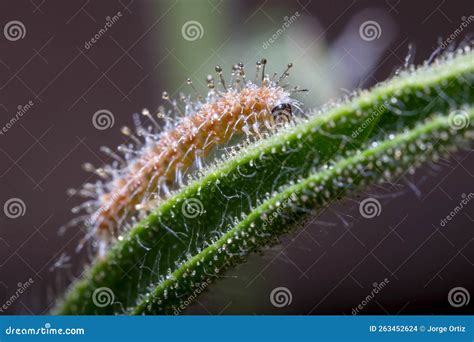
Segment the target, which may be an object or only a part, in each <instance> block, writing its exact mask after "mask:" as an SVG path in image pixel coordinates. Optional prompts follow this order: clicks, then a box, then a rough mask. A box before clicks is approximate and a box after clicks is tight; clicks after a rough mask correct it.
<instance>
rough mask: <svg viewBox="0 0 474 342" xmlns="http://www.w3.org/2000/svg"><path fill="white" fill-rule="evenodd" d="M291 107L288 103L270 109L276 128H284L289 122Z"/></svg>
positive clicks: (291, 115) (291, 114)
mask: <svg viewBox="0 0 474 342" xmlns="http://www.w3.org/2000/svg"><path fill="white" fill-rule="evenodd" d="M292 117H293V107H292V106H291V104H290V103H280V104H278V105H276V106H275V107H273V108H272V118H273V122H274V123H275V125H276V126H284V125H286V124H288V123H289V122H291V119H292Z"/></svg>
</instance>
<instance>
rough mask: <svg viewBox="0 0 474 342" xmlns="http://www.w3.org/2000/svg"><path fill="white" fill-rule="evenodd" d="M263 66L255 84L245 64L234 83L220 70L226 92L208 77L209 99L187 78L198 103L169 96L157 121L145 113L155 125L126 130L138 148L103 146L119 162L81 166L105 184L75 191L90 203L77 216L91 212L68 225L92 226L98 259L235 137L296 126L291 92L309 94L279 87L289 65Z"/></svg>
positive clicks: (235, 74) (77, 209)
mask: <svg viewBox="0 0 474 342" xmlns="http://www.w3.org/2000/svg"><path fill="white" fill-rule="evenodd" d="M265 65H266V60H265V59H262V60H261V61H260V62H257V68H256V76H255V81H253V82H252V81H249V80H248V79H247V77H246V75H245V71H244V66H243V64H242V63H239V64H236V65H234V66H233V68H232V76H231V80H230V82H228V83H226V82H225V80H224V77H223V71H222V68H221V67H220V66H216V68H215V70H216V72H217V74H218V76H219V83H220V85H221V88H222V89H220V90H218V89H216V87H215V81H214V78H213V77H212V76H208V78H207V84H208V88H209V91H208V94H207V95H206V97H205V98H203V97H202V96H200V95H199V94H197V91H196V89H195V88H194V86H193V84H192V81H191V80H190V79H188V80H187V84H188V85H189V86H191V88H192V89H193V92H194V93H195V94H196V95H195V96H196V99H195V100H192V97H191V96H190V95H189V96H185V95H183V94H180V96H179V101H178V100H174V99H172V98H171V97H170V95H169V94H168V93H167V92H163V96H162V97H163V100H165V101H166V102H167V103H168V104H169V105H171V109H169V110H165V108H164V106H160V107H159V109H158V112H157V113H156V118H155V117H154V116H153V115H152V114H151V113H150V111H149V110H147V109H145V110H143V112H142V114H143V116H144V117H146V118H147V119H148V122H149V124H148V126H146V127H145V126H144V125H143V124H142V122H141V121H140V118H139V117H138V115H134V123H135V127H136V129H135V131H133V130H132V129H130V128H129V127H127V126H125V127H123V128H122V130H121V131H122V133H123V134H124V135H126V136H127V137H128V138H129V140H130V141H131V142H133V143H132V144H129V145H126V146H125V145H121V146H119V147H118V148H117V150H118V152H114V151H113V150H111V149H110V148H107V147H102V148H101V150H102V152H104V153H105V154H107V155H108V156H109V157H111V158H112V159H113V162H112V163H111V164H110V165H105V166H103V167H100V168H95V167H94V166H93V165H92V164H90V163H85V164H84V165H83V168H84V169H85V170H86V171H89V172H93V173H95V174H96V175H98V176H99V177H100V180H98V181H97V182H96V183H95V184H90V183H88V184H85V185H84V186H83V187H82V188H81V189H79V190H71V191H70V194H79V195H81V196H83V197H89V198H92V199H91V200H88V201H86V202H84V203H83V204H81V205H80V206H78V207H75V208H73V209H72V211H73V212H74V213H78V212H80V211H82V210H85V211H86V215H84V216H81V217H78V218H76V219H75V220H73V222H71V223H70V224H74V225H75V224H78V223H80V222H82V223H83V224H85V225H86V226H87V227H88V228H89V233H88V234H87V236H86V240H87V239H88V238H90V237H95V238H96V239H97V240H96V241H98V244H97V246H98V249H99V253H103V252H104V251H105V247H106V246H107V245H108V244H109V243H110V242H111V241H113V240H114V238H116V237H117V236H119V235H120V233H121V230H122V229H123V228H122V227H123V226H124V225H126V224H130V223H133V222H134V221H136V220H137V219H140V218H142V217H144V216H145V215H146V214H147V213H149V211H150V210H151V209H152V208H154V207H155V206H156V204H157V201H160V200H163V199H166V198H168V197H169V196H170V194H171V193H172V192H173V191H175V190H177V189H179V188H180V187H182V186H183V185H184V179H183V175H184V174H185V173H186V172H188V171H189V170H190V169H191V168H197V169H201V168H202V167H203V165H204V159H205V158H206V157H208V156H209V153H210V152H211V150H212V149H213V148H214V147H216V146H219V145H225V144H228V143H229V142H230V140H231V139H232V138H233V137H234V136H236V135H241V136H242V137H247V138H249V137H253V138H255V139H258V138H260V137H262V136H265V135H267V134H269V133H271V132H273V131H275V130H276V129H278V127H281V126H285V125H287V124H290V123H291V122H292V117H293V111H294V110H295V109H296V110H299V103H298V101H296V100H295V99H293V98H291V93H292V92H297V91H305V89H300V88H299V87H294V88H292V89H291V90H288V89H287V88H288V85H284V86H283V85H280V83H281V81H282V80H284V79H285V78H286V77H287V76H288V75H289V73H288V71H289V69H290V68H291V67H292V64H291V63H290V64H288V66H287V68H286V70H285V71H284V72H283V74H282V75H281V76H279V77H278V76H277V74H274V75H273V77H269V76H268V75H266V74H265ZM161 121H164V127H162V125H160V122H161Z"/></svg>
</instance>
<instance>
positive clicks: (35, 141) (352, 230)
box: [0, 0, 474, 315]
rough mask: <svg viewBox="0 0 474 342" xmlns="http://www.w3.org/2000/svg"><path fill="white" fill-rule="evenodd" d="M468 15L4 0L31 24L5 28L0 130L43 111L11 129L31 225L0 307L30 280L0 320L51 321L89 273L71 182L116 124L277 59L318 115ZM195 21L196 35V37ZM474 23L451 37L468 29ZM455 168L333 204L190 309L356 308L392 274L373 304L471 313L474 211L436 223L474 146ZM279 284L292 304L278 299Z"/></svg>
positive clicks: (15, 239)
mask: <svg viewBox="0 0 474 342" xmlns="http://www.w3.org/2000/svg"><path fill="white" fill-rule="evenodd" d="M118 12H120V14H121V15H120V16H118V17H119V19H117V20H115V22H114V23H113V25H111V26H110V28H108V30H107V32H105V33H104V34H101V35H100V38H99V39H97V41H96V42H95V43H93V44H90V41H91V38H93V37H94V36H95V35H96V34H98V32H99V30H100V29H101V28H103V27H104V25H105V24H106V22H107V17H110V20H112V19H111V18H112V17H113V16H114V15H116V16H117V13H118ZM296 13H297V14H296ZM472 14H473V6H472V1H471V0H464V1H461V0H457V1H449V2H447V1H427V0H426V1H405V0H386V1H375V0H373V1H317V0H298V1H294V2H293V1H291V2H290V1H223V0H220V1H219V0H202V1H183V0H178V1H157V0H155V1H151V0H148V1H145V0H142V1H137V0H135V1H133V0H131V1H116V0H105V1H89V0H79V1H74V2H73V1H59V0H42V1H41V0H31V1H27V0H15V1H14V0H5V1H2V2H1V3H0V19H1V20H0V24H1V27H2V28H5V27H6V25H7V24H9V23H10V22H12V21H18V22H20V23H21V24H22V25H20V26H17V27H19V30H20V38H19V39H17V38H15V37H13V36H11V35H9V34H8V33H6V31H4V32H2V33H3V35H0V127H5V125H6V124H7V123H9V122H10V120H11V118H12V117H14V116H15V114H16V112H17V110H18V106H23V107H25V105H26V104H28V103H29V102H30V101H32V103H33V106H32V107H31V108H30V109H29V110H28V111H27V112H26V113H25V114H24V115H23V116H21V117H20V119H19V120H18V121H16V122H15V123H14V124H13V125H11V127H9V128H8V129H7V131H6V132H4V134H2V135H0V189H1V192H0V205H1V207H0V209H3V206H4V203H6V202H7V201H8V200H10V199H12V198H14V199H20V200H21V202H22V203H24V206H23V207H22V208H21V210H22V211H23V214H24V215H23V216H19V217H18V218H11V217H8V216H7V215H6V213H5V211H4V210H0V306H1V305H3V303H6V302H7V300H8V298H10V297H11V296H12V295H13V294H14V293H15V291H16V290H17V288H18V283H22V284H24V283H25V282H27V281H28V279H29V278H32V279H33V280H34V283H33V285H32V286H30V287H29V288H28V289H27V290H26V291H25V292H24V293H23V294H22V295H21V296H20V297H19V298H18V300H16V301H15V302H14V303H12V305H9V307H8V309H7V310H6V311H5V312H3V313H2V312H0V313H1V314H5V313H6V314H45V313H47V312H48V309H49V308H50V307H51V305H53V303H54V299H55V297H56V296H57V295H58V294H60V293H61V292H62V291H63V290H64V289H65V287H66V286H67V285H68V284H69V283H70V282H71V281H72V279H73V278H74V276H75V275H77V274H79V272H80V270H81V269H82V265H83V263H84V261H85V260H87V258H88V256H87V251H82V252H81V253H79V254H77V253H76V252H75V248H76V246H77V244H78V241H79V240H80V238H81V237H82V232H81V231H80V229H78V228H71V229H69V230H67V231H66V233H65V234H64V235H62V236H59V235H58V229H59V227H61V226H62V225H64V224H65V223H67V222H68V221H69V220H71V219H72V218H73V217H74V216H75V215H74V214H72V213H71V212H70V209H71V208H72V207H73V206H75V205H77V204H79V203H80V201H79V200H78V199H77V198H74V197H73V198H70V197H69V196H68V195H66V189H67V188H70V187H79V186H80V185H81V184H82V183H83V182H86V181H91V180H93V178H90V177H91V176H90V174H87V173H85V172H84V171H82V169H81V164H82V163H83V162H86V161H90V162H92V163H94V164H96V165H100V164H102V163H103V162H105V161H106V160H107V158H106V157H105V156H104V155H103V154H101V153H100V152H99V147H100V146H102V145H106V146H109V147H112V148H113V147H115V146H117V145H118V144H119V143H120V142H121V141H122V140H123V138H122V136H121V134H120V133H119V128H120V127H121V126H122V125H124V124H127V125H131V124H132V118H131V114H132V113H134V112H138V111H141V110H142V109H143V108H145V107H146V108H149V109H150V110H154V109H155V108H157V106H158V105H160V104H161V103H162V100H161V92H162V91H163V90H167V91H168V92H170V93H171V94H175V95H176V94H177V93H178V92H179V91H180V90H183V89H185V87H184V85H185V80H186V78H187V77H192V78H193V80H194V81H195V84H196V85H197V87H198V88H199V89H200V90H203V89H204V78H205V76H206V75H207V74H208V73H212V72H213V68H214V66H215V65H216V64H221V65H223V67H225V68H226V70H229V68H230V66H231V65H232V64H234V63H236V62H240V61H242V62H244V63H245V64H246V65H250V66H249V68H250V70H253V64H254V63H255V61H256V60H258V59H260V58H262V57H264V56H265V57H266V58H267V59H268V60H269V69H270V71H271V72H273V71H278V72H280V71H282V70H283V68H284V66H285V65H286V63H287V62H288V61H291V62H293V63H294V65H295V67H294V71H293V72H292V75H291V80H292V81H293V83H296V84H298V85H301V86H303V87H306V88H308V89H310V92H309V93H308V94H307V95H305V96H304V97H302V98H301V99H302V101H303V102H304V103H305V105H306V107H307V108H311V107H314V106H317V105H320V104H322V103H324V102H325V101H327V100H329V99H331V98H335V97H340V96H341V95H344V94H345V93H346V92H347V91H351V90H354V89H356V88H357V87H369V86H371V85H373V84H375V83H376V82H378V81H381V80H384V79H386V78H388V77H389V76H391V75H392V74H393V73H394V72H395V71H396V70H397V68H400V67H403V65H404V64H405V63H406V59H407V57H408V61H409V62H415V63H421V62H422V61H423V60H425V59H427V58H429V57H430V55H431V54H432V53H433V52H434V51H435V49H436V48H437V46H438V45H439V44H440V42H442V41H443V40H445V39H446V38H447V37H448V36H450V35H452V34H453V33H454V32H455V30H456V29H458V28H459V27H460V25H461V23H462V22H463V21H465V20H466V18H469V16H470V15H472ZM293 17H294V18H296V19H295V20H294V21H293V20H292V19H291V18H293ZM290 21H291V23H290V24H289V25H287V26H285V22H286V23H288V22H290ZM196 22H197V23H198V24H196ZM367 22H375V23H376V24H377V25H378V27H377V25H375V26H374V27H375V29H376V38H373V37H365V38H366V39H363V38H364V37H362V36H361V33H360V28H361V26H362V25H363V24H364V23H367ZM191 24H192V25H194V29H195V30H197V33H192V31H186V30H184V28H185V26H189V25H191ZM469 25H470V26H469ZM469 25H468V26H467V27H466V28H464V29H463V30H462V32H460V33H459V34H456V39H455V41H456V44H455V45H454V47H455V46H457V44H463V42H466V41H468V40H469V39H470V33H471V34H472V32H474V23H470V24H469ZM282 27H284V30H283V29H282ZM377 30H378V31H377ZM21 37H23V38H21ZM275 37H276V38H275ZM8 38H9V39H8ZM88 42H89V44H88ZM409 46H411V47H409ZM452 47H453V45H451V46H450V47H448V49H449V48H452ZM186 91H187V90H186ZM102 109H106V110H108V111H110V112H111V113H113V117H114V121H115V122H114V126H113V127H112V128H109V129H106V130H98V129H96V128H95V127H94V125H93V124H92V116H93V114H94V113H95V112H97V111H98V110H102ZM441 164H442V165H440V166H439V170H438V169H437V170H434V169H433V168H429V167H427V168H425V169H423V170H422V171H420V172H418V173H417V174H416V175H415V176H411V177H407V178H403V179H401V180H400V181H399V184H398V185H396V186H387V187H386V188H385V189H381V188H374V189H371V190H370V191H369V192H368V193H365V194H361V197H360V198H359V199H352V200H347V201H345V202H344V204H343V205H341V206H339V207H337V208H336V207H335V208H331V210H329V211H327V212H326V213H325V214H324V215H323V216H322V217H321V218H319V221H316V222H313V223H311V224H309V225H308V226H307V227H304V229H303V228H302V229H300V230H299V231H297V232H295V233H294V234H291V235H290V236H287V237H285V238H284V239H283V242H282V245H281V246H279V247H277V248H272V249H271V250H268V251H266V252H265V254H264V256H263V258H262V257H261V256H253V257H251V258H250V262H248V263H247V264H245V265H241V266H239V267H237V268H236V269H235V270H233V271H232V272H229V273H228V276H229V277H228V278H226V279H224V280H222V281H220V282H219V283H218V284H215V285H212V286H211V287H210V291H209V292H208V293H206V294H204V295H203V296H201V297H200V298H199V301H198V302H197V303H196V304H194V305H193V306H192V307H191V308H190V309H189V310H188V313H199V314H236V313H246V314H253V313H256V314H260V313H269V314H280V313H286V314H348V315H350V314H351V313H352V309H353V308H355V307H356V306H357V305H358V304H360V303H361V302H362V301H363V300H364V298H365V297H366V296H367V295H368V294H369V293H370V292H371V290H372V289H373V284H374V283H378V284H379V283H381V282H382V281H383V280H384V279H385V278H387V279H388V281H389V282H388V285H387V286H386V287H385V288H384V289H383V290H382V291H381V292H380V293H379V294H377V295H376V297H375V298H374V299H373V300H371V301H370V302H369V303H368V304H367V305H366V306H365V307H364V309H363V310H361V311H360V313H361V314H369V313H370V314H399V313H400V314H467V313H471V314H472V313H473V310H472V307H473V305H472V300H471V303H470V304H467V305H463V306H461V307H453V306H452V305H450V303H449V301H448V293H449V291H450V290H451V289H453V288H455V287H463V288H464V289H465V290H466V291H467V292H468V293H470V294H471V295H472V294H473V293H474V292H473V291H474V277H473V274H474V273H473V262H474V248H473V247H474V243H473V237H474V236H473V221H474V204H473V203H469V204H468V205H467V206H466V207H465V208H464V209H463V210H462V211H461V212H460V213H459V214H457V215H456V216H455V218H454V219H453V220H452V221H450V222H449V223H448V224H447V225H446V226H444V227H442V226H441V225H440V220H441V219H442V218H443V217H445V216H446V215H448V214H449V213H450V212H451V211H452V210H453V208H454V207H456V205H458V204H459V202H460V201H461V199H462V194H469V193H472V192H474V188H473V176H474V154H473V153H472V151H465V152H462V153H459V154H457V156H456V159H455V160H451V161H449V162H448V161H442V163H441ZM369 196H370V197H374V196H377V198H379V200H380V202H381V204H382V210H381V214H380V215H379V216H378V217H376V218H373V219H365V218H363V217H361V216H360V214H359V211H358V201H359V200H360V199H363V198H365V197H369ZM21 202H20V203H21ZM277 287H285V288H287V289H288V290H289V291H290V292H291V297H292V301H291V304H289V305H287V306H285V307H283V308H276V307H274V306H273V305H272V304H271V302H270V300H269V296H270V293H271V291H272V290H273V289H275V288H277Z"/></svg>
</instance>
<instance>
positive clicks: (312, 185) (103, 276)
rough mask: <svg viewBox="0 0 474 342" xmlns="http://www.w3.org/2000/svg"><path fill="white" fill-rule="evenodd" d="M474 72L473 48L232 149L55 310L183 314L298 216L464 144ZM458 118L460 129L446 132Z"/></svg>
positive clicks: (160, 209)
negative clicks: (105, 294)
mask: <svg viewBox="0 0 474 342" xmlns="http://www.w3.org/2000/svg"><path fill="white" fill-rule="evenodd" d="M473 79H474V58H473V54H472V53H470V52H467V53H464V54H458V55H456V56H453V55H449V56H448V57H446V58H445V59H443V60H440V61H438V62H436V63H435V64H434V65H430V66H428V65H425V66H423V67H421V68H419V69H417V70H412V71H407V72H402V73H401V75H400V76H397V77H395V78H394V79H392V80H391V81H388V82H386V83H384V84H381V85H379V86H377V87H375V88H374V89H372V90H371V91H369V92H367V91H364V92H361V93H360V94H359V95H357V96H355V97H354V98H353V99H351V100H347V101H345V102H343V103H340V104H338V105H335V106H332V107H330V108H327V109H324V110H323V111H320V112H317V113H313V114H311V115H310V116H309V119H308V120H303V119H300V120H299V121H301V122H299V123H298V125H296V126H295V127H291V128H288V129H285V130H282V131H280V132H278V133H276V134H274V135H273V136H271V137H269V138H267V139H263V140H260V141H257V142H255V143H252V144H250V145H249V146H247V147H244V148H241V149H240V150H235V151H234V152H229V153H228V154H227V155H225V156H224V157H223V160H222V161H219V162H217V163H215V165H213V166H212V167H210V168H209V169H208V170H206V172H204V173H203V174H202V175H200V177H199V178H198V179H196V180H195V181H193V182H192V183H191V184H190V185H189V186H187V187H186V188H184V189H183V190H182V191H181V193H179V194H177V195H176V196H174V197H172V198H170V199H169V200H167V201H166V202H164V203H163V204H162V205H160V206H159V207H158V208H157V209H156V210H155V211H154V212H153V213H152V214H150V215H149V216H148V217H147V218H146V219H144V220H142V221H141V222H140V223H138V224H137V225H136V226H135V227H134V228H133V229H132V230H131V231H130V232H129V233H128V234H126V235H124V236H123V237H122V238H123V239H122V240H121V241H118V242H117V243H116V244H115V245H114V246H113V247H112V248H111V250H110V251H109V252H108V254H107V255H106V256H105V257H103V258H101V259H98V260H96V261H95V262H94V263H93V265H92V266H91V267H90V268H89V269H87V270H86V271H85V273H84V276H83V277H82V279H80V280H78V281H77V282H76V283H75V284H73V285H72V287H71V288H70V289H69V291H68V292H67V293H66V296H65V298H64V300H63V301H62V302H60V303H59V305H58V307H57V309H56V312H57V313H60V314H112V313H123V312H126V313H148V314H150V313H154V314H156V313H180V312H181V311H182V310H183V308H182V306H183V305H184V304H186V303H187V302H190V301H192V300H193V299H194V298H195V297H196V296H197V295H198V294H199V293H200V292H202V291H203V290H204V289H205V288H206V287H207V284H208V283H209V282H210V281H212V280H213V279H215V278H217V277H218V276H220V275H221V274H222V272H224V271H225V269H227V268H228V267H230V266H232V265H233V264H235V263H237V262H241V261H242V260H244V259H245V257H246V256H247V255H248V253H250V252H252V251H253V250H256V249H259V248H261V247H263V246H264V245H265V244H267V243H268V242H270V241H271V240H272V239H273V238H275V237H276V236H278V235H279V234H281V233H283V232H284V231H285V230H286V229H285V227H287V228H288V227H290V226H291V225H289V223H295V222H297V221H298V220H300V219H302V218H303V217H304V215H305V213H306V212H307V210H302V209H310V208H314V207H316V208H320V207H321V206H324V205H327V204H328V203H329V202H331V201H332V200H335V199H337V198H339V197H341V196H343V195H344V194H346V193H347V192H349V191H352V190H354V189H355V188H358V187H361V186H368V185H370V184H372V183H373V182H376V181H383V180H386V179H389V178H390V177H391V176H394V175H398V174H400V173H401V172H404V170H406V169H407V168H410V167H412V166H418V164H420V163H421V162H422V161H424V160H426V158H429V157H435V156H436V155H437V153H439V152H442V151H443V150H442V149H443V148H448V147H450V148H451V147H455V146H459V145H460V144H462V143H463V142H466V141H469V140H472V131H470V130H469V129H470V128H469V125H468V124H469V122H470V120H471V119H472V115H473V111H472V109H470V108H469V107H471V106H472V105H473V100H474V91H473V88H472V83H473ZM458 108H459V109H460V111H457V112H452V111H453V110H455V109H458ZM450 113H454V114H451V115H450ZM440 115H441V116H440ZM454 119H456V120H454ZM458 119H461V120H464V121H466V120H467V126H466V127H464V125H461V126H462V127H461V129H459V130H454V129H453V128H451V127H456V128H458V127H457V126H456V123H457V120H458ZM438 138H440V140H438ZM375 142H376V143H377V146H375V147H374V145H373V144H374V143H375ZM359 172H364V177H359V176H358V174H359ZM292 195H293V198H294V199H291V198H292V197H291V196H292ZM288 198H290V202H288ZM278 203H280V205H277V204H278ZM282 203H286V205H282ZM278 208H280V209H281V211H278V210H277V209H278ZM190 209H195V210H190ZM275 210H277V211H275ZM274 212H276V213H277V214H276V215H275V217H273V216H272V220H271V222H270V221H269V219H268V218H267V219H265V216H264V215H265V214H266V215H267V216H268V215H270V214H272V215H273V213H274ZM269 222H270V223H269ZM264 223H266V224H265V225H264ZM103 288H108V289H109V292H111V293H113V299H114V300H113V303H111V304H110V305H106V306H104V305H102V304H101V303H98V300H97V299H98V296H99V295H100V290H103ZM97 304H99V305H97Z"/></svg>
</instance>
